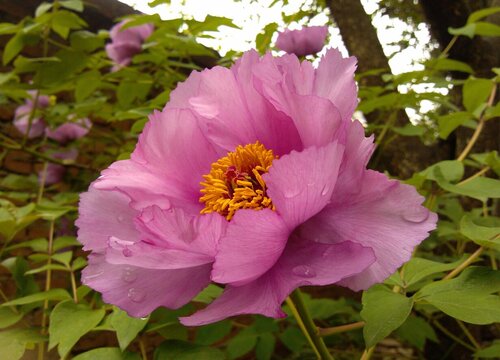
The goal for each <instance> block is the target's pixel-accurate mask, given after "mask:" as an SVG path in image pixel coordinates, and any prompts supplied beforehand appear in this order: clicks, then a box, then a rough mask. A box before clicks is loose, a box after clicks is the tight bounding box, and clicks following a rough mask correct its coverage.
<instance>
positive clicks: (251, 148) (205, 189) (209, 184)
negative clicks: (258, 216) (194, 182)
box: [200, 141, 277, 220]
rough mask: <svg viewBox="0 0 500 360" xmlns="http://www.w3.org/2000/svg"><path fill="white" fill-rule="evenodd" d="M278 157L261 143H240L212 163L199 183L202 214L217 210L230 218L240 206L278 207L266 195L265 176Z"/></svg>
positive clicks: (253, 207) (242, 207)
mask: <svg viewBox="0 0 500 360" xmlns="http://www.w3.org/2000/svg"><path fill="white" fill-rule="evenodd" d="M276 158H277V156H275V155H274V154H273V151H272V150H267V149H266V148H265V147H264V145H262V144H261V143H260V142H258V141H257V142H256V143H255V144H248V145H245V146H241V145H240V146H238V147H237V148H236V150H234V151H233V152H230V153H228V154H227V156H225V157H223V158H220V159H219V160H217V161H216V162H214V163H213V164H212V168H211V169H210V173H209V174H207V175H203V179H204V181H202V182H200V185H201V186H202V189H201V190H200V192H201V193H202V196H201V197H200V202H202V203H205V207H204V208H203V210H201V213H202V214H207V213H211V212H214V211H215V212H218V213H219V214H221V215H224V216H225V217H226V219H227V220H231V218H232V217H233V216H234V214H235V212H236V211H237V210H239V209H253V210H261V209H264V208H269V209H271V210H275V208H274V205H273V202H272V200H271V199H270V198H269V197H268V196H267V194H266V183H265V182H264V180H263V179H262V175H263V174H265V173H267V172H268V171H269V168H270V167H271V164H272V162H273V160H274V159H276Z"/></svg>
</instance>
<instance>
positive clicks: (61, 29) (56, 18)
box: [51, 10, 87, 39]
mask: <svg viewBox="0 0 500 360" xmlns="http://www.w3.org/2000/svg"><path fill="white" fill-rule="evenodd" d="M51 25H52V30H54V31H55V32H56V33H57V34H59V35H60V36H61V37H62V38H63V39H67V38H68V35H69V31H70V30H75V29H81V28H83V27H84V26H87V23H86V22H85V21H83V19H82V18H81V17H79V16H78V15H76V14H75V13H72V12H70V11H66V10H60V11H57V12H56V13H54V14H53V16H52V22H51Z"/></svg>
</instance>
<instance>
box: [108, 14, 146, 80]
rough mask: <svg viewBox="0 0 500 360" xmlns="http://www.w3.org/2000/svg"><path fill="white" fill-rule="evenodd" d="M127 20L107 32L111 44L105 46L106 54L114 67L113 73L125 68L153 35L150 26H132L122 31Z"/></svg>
mask: <svg viewBox="0 0 500 360" xmlns="http://www.w3.org/2000/svg"><path fill="white" fill-rule="evenodd" d="M127 22H128V20H124V21H121V22H119V23H118V24H116V25H115V26H113V27H112V28H111V30H110V32H109V37H110V38H111V43H110V44H107V45H106V53H107V54H108V56H109V58H110V59H111V60H113V61H114V62H115V63H116V65H115V66H114V67H113V71H116V70H118V69H119V68H120V67H123V66H127V65H128V64H130V62H131V61H132V57H133V56H134V55H135V54H137V53H139V52H140V51H141V47H142V43H143V42H144V41H145V40H146V39H147V38H148V37H149V36H150V35H151V34H152V33H153V30H154V26H153V25H152V24H143V25H139V26H133V27H130V28H127V29H125V30H122V27H123V25H125V24H126V23H127Z"/></svg>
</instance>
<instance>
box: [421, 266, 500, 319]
mask: <svg viewBox="0 0 500 360" xmlns="http://www.w3.org/2000/svg"><path fill="white" fill-rule="evenodd" d="M499 290H500V271H495V270H491V269H488V268H484V267H470V268H467V269H465V270H464V271H463V272H462V274H460V276H459V277H457V278H455V279H452V280H441V281H436V282H433V283H431V284H428V285H426V286H424V287H423V288H422V289H421V290H420V291H419V292H417V293H416V294H415V296H414V297H415V301H425V302H428V303H430V304H432V305H434V306H435V307H437V308H438V309H439V310H441V311H442V312H444V313H445V314H447V315H449V316H452V317H454V318H457V319H459V320H462V321H465V322H468V323H471V324H478V325H484V324H491V323H494V322H500V298H499V297H498V296H497V295H491V294H492V293H495V292H497V291H499Z"/></svg>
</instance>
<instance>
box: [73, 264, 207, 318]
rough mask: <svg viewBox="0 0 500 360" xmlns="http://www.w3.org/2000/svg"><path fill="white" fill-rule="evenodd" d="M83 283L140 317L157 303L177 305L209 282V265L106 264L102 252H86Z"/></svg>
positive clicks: (187, 299)
mask: <svg viewBox="0 0 500 360" xmlns="http://www.w3.org/2000/svg"><path fill="white" fill-rule="evenodd" d="M88 260H89V263H88V266H87V267H86V268H85V269H84V270H83V271H82V283H84V284H85V285H87V286H89V287H91V288H92V289H94V290H96V291H99V292H101V293H102V297H103V300H104V301H105V302H107V303H110V304H114V305H116V306H118V307H120V308H121V309H123V310H125V311H126V312H127V313H128V314H129V315H131V316H134V317H142V316H147V315H148V314H150V313H151V312H152V311H153V310H154V309H156V308H157V307H159V306H166V307H168V308H170V309H177V308H179V307H181V306H183V305H184V304H186V303H188V302H189V301H190V300H191V299H192V298H193V297H194V296H195V295H196V294H198V293H199V292H200V291H201V290H202V289H203V288H204V287H206V286H207V285H208V284H209V282H210V277H209V274H210V268H211V266H210V265H208V264H207V265H201V266H197V267H192V268H186V269H177V270H152V269H144V268H140V267H134V266H128V265H112V264H108V263H107V262H106V261H105V259H104V255H102V254H92V255H90V256H89V259H88Z"/></svg>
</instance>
